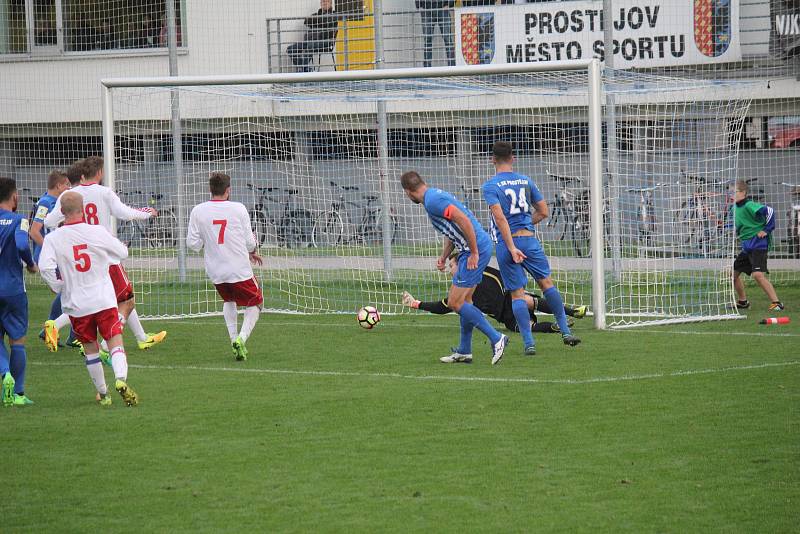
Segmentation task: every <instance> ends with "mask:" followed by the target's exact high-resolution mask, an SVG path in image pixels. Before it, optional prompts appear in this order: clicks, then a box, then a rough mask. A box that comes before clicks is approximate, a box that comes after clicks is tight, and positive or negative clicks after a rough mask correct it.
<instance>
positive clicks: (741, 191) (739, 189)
mask: <svg viewBox="0 0 800 534" xmlns="http://www.w3.org/2000/svg"><path fill="white" fill-rule="evenodd" d="M747 189H748V187H747V182H746V181H744V180H736V185H735V186H734V191H733V199H734V200H735V201H736V202H740V201H742V200H744V199H745V198H746V197H747Z"/></svg>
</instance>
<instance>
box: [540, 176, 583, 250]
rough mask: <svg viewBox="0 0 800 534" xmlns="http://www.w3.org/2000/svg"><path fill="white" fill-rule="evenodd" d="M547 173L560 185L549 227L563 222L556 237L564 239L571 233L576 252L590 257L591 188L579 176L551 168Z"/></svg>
mask: <svg viewBox="0 0 800 534" xmlns="http://www.w3.org/2000/svg"><path fill="white" fill-rule="evenodd" d="M547 175H548V176H550V178H552V179H553V180H554V181H555V182H556V183H558V184H559V187H560V190H559V191H558V192H556V194H555V198H554V199H553V205H552V208H551V211H550V218H549V219H548V221H547V228H555V227H556V226H557V225H558V224H559V223H561V224H562V227H561V232H560V233H558V232H557V233H558V237H557V238H556V239H558V240H559V241H564V240H565V238H566V237H567V234H569V235H570V238H571V240H572V247H573V249H574V250H575V254H576V255H577V256H578V257H580V258H585V257H588V256H589V254H590V251H591V248H590V237H591V236H590V233H591V222H590V201H589V189H588V188H587V187H583V185H582V184H583V180H582V179H581V178H579V177H577V176H563V175H559V174H554V173H552V172H550V171H549V170H548V171H547Z"/></svg>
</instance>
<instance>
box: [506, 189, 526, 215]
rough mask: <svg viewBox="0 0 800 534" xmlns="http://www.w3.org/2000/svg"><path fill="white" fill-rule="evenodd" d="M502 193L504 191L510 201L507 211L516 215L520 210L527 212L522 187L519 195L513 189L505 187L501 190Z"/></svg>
mask: <svg viewBox="0 0 800 534" xmlns="http://www.w3.org/2000/svg"><path fill="white" fill-rule="evenodd" d="M503 193H505V194H506V196H507V197H508V198H509V200H510V201H511V210H510V212H509V213H511V215H516V214H517V213H522V212H525V213H528V202H527V200H525V190H524V189H520V190H519V195H517V192H516V191H514V190H513V189H506V190H505V191H503Z"/></svg>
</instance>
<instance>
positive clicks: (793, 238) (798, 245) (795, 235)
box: [781, 182, 800, 258]
mask: <svg viewBox="0 0 800 534" xmlns="http://www.w3.org/2000/svg"><path fill="white" fill-rule="evenodd" d="M781 185H782V186H784V187H788V188H789V195H790V196H791V206H790V207H789V211H788V212H787V216H788V219H789V228H788V232H787V238H786V242H787V244H788V245H789V256H790V257H792V258H800V184H789V183H786V182H781Z"/></svg>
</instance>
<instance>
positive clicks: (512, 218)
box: [482, 172, 544, 242]
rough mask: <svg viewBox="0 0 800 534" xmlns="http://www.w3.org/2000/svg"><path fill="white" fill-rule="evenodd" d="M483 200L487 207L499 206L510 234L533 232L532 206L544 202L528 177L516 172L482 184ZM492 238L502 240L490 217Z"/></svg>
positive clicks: (503, 174) (501, 174)
mask: <svg viewBox="0 0 800 534" xmlns="http://www.w3.org/2000/svg"><path fill="white" fill-rule="evenodd" d="M482 191H483V198H484V200H486V203H487V204H489V206H492V205H494V204H500V207H501V208H502V209H503V215H505V217H506V220H507V221H508V226H509V228H511V233H512V234H513V233H514V232H517V231H518V230H530V231H531V232H533V231H534V227H533V219H532V217H531V215H532V213H533V211H534V209H535V208H533V207H532V206H533V204H536V203H537V202H539V201H541V200H544V197H543V196H542V193H541V192H539V188H538V187H536V184H534V183H533V180H531V179H530V178H529V177H527V176H525V175H524V174H517V173H516V172H501V173H498V174H496V175H495V176H494V178H492V179H491V180H489V181H488V182H486V183H485V184H483V187H482ZM491 230H492V237H493V238H494V240H495V241H496V242H499V241H501V240H502V239H503V237H502V236H501V235H500V232H499V231H498V230H497V226H496V224H495V222H494V217H492V229H491Z"/></svg>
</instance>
